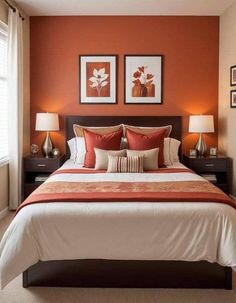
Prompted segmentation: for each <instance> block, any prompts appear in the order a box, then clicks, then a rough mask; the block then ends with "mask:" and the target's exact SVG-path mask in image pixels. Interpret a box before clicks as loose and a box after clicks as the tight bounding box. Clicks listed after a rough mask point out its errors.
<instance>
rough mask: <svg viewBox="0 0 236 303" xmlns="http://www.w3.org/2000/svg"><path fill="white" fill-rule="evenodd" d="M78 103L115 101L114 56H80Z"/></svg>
mask: <svg viewBox="0 0 236 303" xmlns="http://www.w3.org/2000/svg"><path fill="white" fill-rule="evenodd" d="M80 103H91V104H93V103H96V104H98V103H104V104H106V103H116V56H80Z"/></svg>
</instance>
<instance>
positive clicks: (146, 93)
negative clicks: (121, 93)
mask: <svg viewBox="0 0 236 303" xmlns="http://www.w3.org/2000/svg"><path fill="white" fill-rule="evenodd" d="M147 69H148V66H139V67H138V69H137V70H136V71H135V72H134V73H133V78H134V80H133V81H132V82H133V84H134V85H133V87H132V97H155V84H153V80H154V75H153V74H150V73H148V72H147Z"/></svg>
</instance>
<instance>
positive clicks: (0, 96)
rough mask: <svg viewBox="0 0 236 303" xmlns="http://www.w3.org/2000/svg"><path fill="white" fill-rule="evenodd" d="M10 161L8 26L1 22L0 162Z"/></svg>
mask: <svg viewBox="0 0 236 303" xmlns="http://www.w3.org/2000/svg"><path fill="white" fill-rule="evenodd" d="M7 159H8V100H7V25H6V24H5V23H3V22H1V21H0V161H1V162H2V161H4V160H7Z"/></svg>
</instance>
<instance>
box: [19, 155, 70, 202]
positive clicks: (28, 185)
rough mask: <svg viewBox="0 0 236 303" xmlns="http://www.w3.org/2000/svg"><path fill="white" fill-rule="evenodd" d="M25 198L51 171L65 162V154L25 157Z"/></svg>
mask: <svg viewBox="0 0 236 303" xmlns="http://www.w3.org/2000/svg"><path fill="white" fill-rule="evenodd" d="M23 161H24V162H23V163H24V166H23V167H24V199H26V198H27V197H28V196H29V195H30V194H31V193H32V192H33V191H34V190H35V189H36V188H37V187H38V186H39V185H40V184H42V183H43V182H44V181H43V180H45V179H46V178H47V177H48V176H49V175H50V174H51V173H53V172H54V171H55V170H57V169H58V168H59V167H60V166H61V165H62V164H63V163H64V162H65V155H62V156H60V157H57V158H44V157H40V156H39V157H30V156H28V157H25V158H24V160H23Z"/></svg>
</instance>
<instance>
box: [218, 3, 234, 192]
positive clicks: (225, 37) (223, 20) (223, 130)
mask: <svg viewBox="0 0 236 303" xmlns="http://www.w3.org/2000/svg"><path fill="white" fill-rule="evenodd" d="M232 65H236V2H234V4H233V5H232V6H231V7H230V8H229V9H227V10H226V11H225V13H224V14H223V15H222V16H221V17H220V64H219V77H220V78H219V148H220V149H221V150H222V151H224V152H226V153H227V155H228V156H229V157H231V158H232V160H233V172H232V177H233V180H232V183H233V184H232V194H233V195H234V196H236V108H230V90H233V89H234V90H236V86H234V87H230V66H232Z"/></svg>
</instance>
